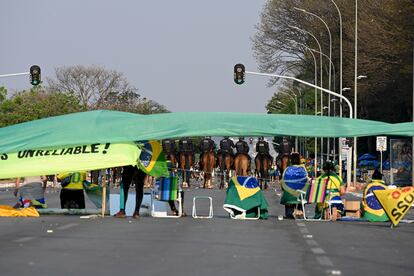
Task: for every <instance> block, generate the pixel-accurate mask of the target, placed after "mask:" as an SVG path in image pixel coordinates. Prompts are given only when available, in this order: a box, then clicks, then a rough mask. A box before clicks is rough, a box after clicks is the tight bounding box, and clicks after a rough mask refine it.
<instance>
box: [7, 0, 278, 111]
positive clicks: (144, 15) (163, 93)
mask: <svg viewBox="0 0 414 276" xmlns="http://www.w3.org/2000/svg"><path fill="white" fill-rule="evenodd" d="M265 3H266V0H209V1H199V0H163V1H162V0H158V1H157V0H152V1H149V0H148V1H143V0H136V1H115V0H114V1H103V0H93V1H92V0H90V1H87V0H70V1H69V0H67V1H57V0H47V1H46V0H45V1H30V0H28V1H22V0H13V1H11V0H10V1H6V0H0V26H1V27H0V41H1V44H0V45H1V46H0V49H1V51H0V74H7V73H18V72H26V71H28V69H29V67H30V65H32V64H38V65H40V66H41V68H42V79H43V80H45V79H46V77H53V75H54V69H55V68H56V67H60V66H64V65H76V64H82V65H102V66H105V67H106V68H107V69H111V70H112V69H114V70H117V71H120V72H122V73H124V75H125V76H126V78H127V79H128V80H129V82H130V83H131V84H132V85H134V86H136V87H137V88H138V89H139V91H140V93H141V94H142V95H143V96H145V97H147V98H150V99H153V100H155V101H157V102H159V103H161V104H164V105H165V106H166V107H167V108H168V109H170V110H171V111H236V112H241V111H244V112H265V108H264V105H265V104H266V102H267V100H268V99H270V97H271V96H272V94H273V91H274V88H267V87H266V83H267V78H264V77H257V76H247V81H246V83H245V84H243V85H241V86H239V85H236V84H234V82H233V66H234V64H236V63H239V62H240V63H244V64H245V65H246V70H250V71H257V63H256V61H255V59H254V57H253V50H252V42H251V38H252V37H253V35H254V34H255V32H256V30H255V25H256V24H257V23H258V22H259V20H260V13H261V11H262V9H263V5H264V4H265ZM0 86H5V87H6V88H8V89H9V91H11V92H12V91H15V90H20V89H27V88H30V85H29V80H28V76H19V77H9V78H0Z"/></svg>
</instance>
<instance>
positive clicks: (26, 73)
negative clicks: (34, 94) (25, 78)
mask: <svg viewBox="0 0 414 276" xmlns="http://www.w3.org/2000/svg"><path fill="white" fill-rule="evenodd" d="M21 75H30V72H24V73H14V74H4V75H0V78H2V77H13V76H21Z"/></svg>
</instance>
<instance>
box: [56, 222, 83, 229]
mask: <svg viewBox="0 0 414 276" xmlns="http://www.w3.org/2000/svg"><path fill="white" fill-rule="evenodd" d="M78 225H79V223H68V224H65V225H62V226H59V227H57V228H56V229H58V230H66V229H69V228H72V227H75V226H78Z"/></svg>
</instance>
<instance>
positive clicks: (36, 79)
mask: <svg viewBox="0 0 414 276" xmlns="http://www.w3.org/2000/svg"><path fill="white" fill-rule="evenodd" d="M40 82H41V79H40V67H39V66H38V65H32V66H31V67H30V83H31V84H32V85H39V84H40Z"/></svg>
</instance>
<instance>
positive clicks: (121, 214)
mask: <svg viewBox="0 0 414 276" xmlns="http://www.w3.org/2000/svg"><path fill="white" fill-rule="evenodd" d="M114 217H116V218H126V214H125V212H123V211H119V212H118V213H116V214H115V215H114Z"/></svg>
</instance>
